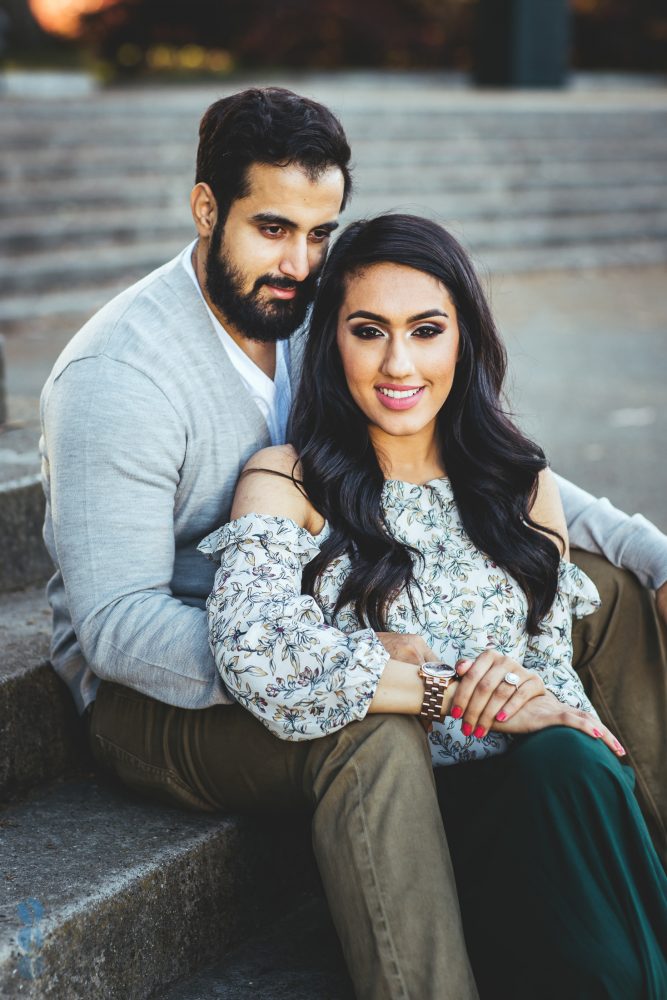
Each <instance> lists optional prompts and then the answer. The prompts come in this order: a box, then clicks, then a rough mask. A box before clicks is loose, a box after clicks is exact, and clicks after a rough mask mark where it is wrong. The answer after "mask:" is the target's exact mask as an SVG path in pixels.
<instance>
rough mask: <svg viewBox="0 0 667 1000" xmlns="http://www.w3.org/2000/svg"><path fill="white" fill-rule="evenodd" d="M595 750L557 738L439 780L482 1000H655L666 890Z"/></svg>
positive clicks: (527, 741) (605, 761)
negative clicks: (499, 999)
mask: <svg viewBox="0 0 667 1000" xmlns="http://www.w3.org/2000/svg"><path fill="white" fill-rule="evenodd" d="M633 782H634V775H633V773H632V771H631V770H630V769H629V768H627V767H623V766H622V765H621V764H619V762H618V760H616V758H615V757H614V756H613V754H612V753H611V752H610V751H609V750H608V749H607V748H606V747H604V746H603V745H602V744H600V743H598V742H597V741H595V740H593V739H591V738H590V737H589V736H586V735H584V734H582V733H579V732H576V731H574V730H571V729H566V728H563V727H554V728H551V729H546V730H543V731H541V732H539V733H535V734H533V735H531V736H528V737H523V738H522V739H517V741H516V742H515V744H514V746H513V747H512V749H511V750H510V751H509V752H508V753H507V754H506V755H504V756H502V757H497V758H494V759H492V760H490V761H486V762H482V763H473V764H463V765H458V766H454V767H448V768H441V769H439V771H438V772H437V775H436V783H437V785H438V790H439V796H440V801H441V808H442V811H443V817H444V820H445V827H446V830H447V837H448V841H449V844H450V851H451V854H452V859H453V861H454V868H455V872H456V877H457V883H458V889H459V898H460V901H461V910H462V913H463V921H464V929H465V933H466V940H467V943H468V951H469V954H470V956H471V960H472V963H473V969H474V971H475V975H476V977H477V981H478V986H479V990H480V996H481V997H482V1000H486V998H493V1000H496V998H497V997H499V996H507V997H512V1000H534V998H535V997H538V996H539V997H540V998H554V1000H555V998H557V997H558V998H562V997H563V996H567V997H568V1000H664V997H666V996H667V955H666V953H665V949H667V879H666V878H665V875H664V872H663V870H662V867H661V864H660V861H659V859H658V857H657V855H656V853H655V850H654V848H653V846H652V844H651V840H650V837H649V835H648V831H647V829H646V825H645V823H644V821H643V819H642V816H641V813H640V811H639V808H638V806H637V802H636V799H635V797H634V795H633V792H632V785H633Z"/></svg>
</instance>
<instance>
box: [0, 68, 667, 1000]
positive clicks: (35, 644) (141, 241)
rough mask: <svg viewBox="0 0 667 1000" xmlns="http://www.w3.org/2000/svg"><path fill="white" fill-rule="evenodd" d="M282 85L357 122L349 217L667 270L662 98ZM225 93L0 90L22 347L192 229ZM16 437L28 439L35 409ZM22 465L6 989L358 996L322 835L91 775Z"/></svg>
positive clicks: (4, 875)
mask: <svg viewBox="0 0 667 1000" xmlns="http://www.w3.org/2000/svg"><path fill="white" fill-rule="evenodd" d="M282 82H283V83H285V81H282ZM286 85H288V86H289V85H291V86H293V88H294V89H297V90H301V91H302V92H308V93H311V94H313V96H316V97H318V98H319V99H321V100H324V101H325V102H326V103H328V104H330V105H331V106H332V107H334V108H336V109H337V110H338V111H339V112H340V114H341V117H342V120H343V122H344V124H345V126H346V129H347V131H348V134H349V136H350V139H351V143H352V147H353V152H354V155H355V161H356V174H355V178H356V193H355V197H354V199H353V202H352V204H351V207H350V209H349V210H348V212H347V218H348V219H351V218H353V217H355V216H358V215H365V214H371V213H375V212H378V211H381V210H386V209H389V208H394V209H397V208H400V209H403V210H410V211H416V212H421V213H425V214H429V215H434V216H436V217H437V218H439V219H441V220H442V221H445V222H446V223H447V224H448V225H449V226H450V227H451V228H453V229H454V230H455V232H456V233H457V234H459V235H460V236H461V237H462V238H463V239H464V241H465V242H466V243H467V244H468V245H469V246H471V247H472V249H473V251H474V253H475V255H476V257H477V259H478V260H479V261H480V262H481V263H482V264H483V265H484V266H485V267H488V268H489V269H491V270H492V271H493V270H514V269H535V268H554V267H561V266H566V267H579V266H592V267H599V266H603V265H605V264H610V263H614V264H622V265H628V264H635V263H644V262H648V263H659V262H664V261H666V260H667V208H666V207H665V206H666V205H667V199H666V198H665V195H666V194H667V171H666V170H665V164H666V162H667V129H666V128H665V125H666V124H667V96H666V95H665V94H664V92H663V91H661V90H651V91H647V92H643V91H642V92H623V93H621V94H615V93H611V92H607V91H605V92H594V91H593V92H579V91H577V90H575V91H573V92H568V93H563V94H553V95H552V94H543V95H530V94H527V95H526V94H509V95H499V94H493V93H474V92H469V91H467V90H465V89H460V88H459V89H456V88H454V89H450V90H447V89H444V88H443V81H442V79H440V78H437V77H423V78H418V77H405V78H403V79H402V80H397V79H396V78H387V79H386V80H385V79H381V78H377V77H374V76H368V77H364V76H363V75H350V76H347V77H346V76H342V77H340V78H336V79H333V78H327V77H321V78H309V79H308V80H307V81H303V80H302V81H291V82H290V81H287V82H286ZM231 89H232V87H231V86H230V85H228V84H225V85H224V86H223V87H221V88H218V89H211V88H201V87H193V88H187V89H184V88H174V89H173V90H142V91H132V90H127V91H121V90H118V91H109V92H104V93H101V94H98V95H94V96H90V97H81V98H77V99H71V100H66V101H59V102H53V103H51V102H49V101H44V100H36V99H30V100H19V99H13V98H4V99H0V109H1V111H2V114H0V145H1V146H2V150H3V157H2V161H1V162H0V213H1V215H2V219H3V222H2V226H1V228H0V324H1V325H2V329H3V330H4V332H5V334H6V335H7V337H8V338H12V339H13V341H14V342H15V343H19V342H24V341H25V343H26V344H29V343H32V342H34V343H35V344H37V345H42V346H41V347H40V348H39V349H40V351H41V352H42V353H41V354H39V357H40V358H41V357H42V355H44V357H45V358H46V361H45V362H44V363H45V364H47V362H48V354H49V349H50V348H49V345H50V344H54V345H55V344H56V343H58V344H59V343H62V342H63V340H64V338H65V337H66V336H67V335H69V333H71V332H73V331H74V330H76V329H77V327H78V326H79V325H81V323H82V322H83V321H84V320H85V319H86V318H87V317H88V316H89V315H90V314H91V313H92V312H93V311H94V310H95V309H96V308H97V307H99V306H100V305H101V304H102V303H103V302H104V301H106V300H107V299H108V298H109V297H110V296H111V295H112V294H114V293H115V292H116V291H118V290H119V289H120V288H122V287H124V286H125V285H127V284H128V283H129V282H131V281H133V280H135V279H136V278H138V277H140V276H141V275H143V274H145V273H146V272H147V271H148V270H150V269H151V268H153V267H155V266H157V265H159V264H160V263H162V262H163V261H164V260H166V259H168V258H169V257H170V256H171V255H173V254H174V253H176V252H177V251H178V249H179V248H180V247H182V246H183V245H184V244H185V243H186V242H187V241H188V240H189V239H190V238H191V234H192V227H191V223H190V220H189V213H188V208H187V196H188V192H189V188H190V185H191V182H192V169H193V168H192V161H193V152H194V148H195V143H196V128H197V121H198V118H199V116H200V114H201V112H202V111H203V109H204V108H205V107H206V106H207V104H209V103H210V102H211V101H212V100H214V99H216V98H217V97H218V96H221V94H222V93H223V92H226V91H229V90H231ZM31 338H32V340H31ZM28 353H29V352H28ZM37 353H38V352H37V351H36V356H37ZM56 353H57V352H56ZM40 363H41V362H40ZM35 364H37V362H35ZM47 370H48V364H47ZM31 400H32V397H31ZM18 402H19V401H18V397H17V399H16V400H14V399H13V398H12V396H11V395H10V417H11V415H12V410H13V408H14V406H15V403H16V405H18ZM33 402H34V400H33V401H32V402H30V403H29V406H32V405H33ZM25 405H26V406H28V404H25ZM29 406H28V410H29ZM28 410H26V412H28ZM30 414H33V411H32V410H30ZM33 416H34V414H33ZM11 435H14V437H13V438H11V439H12V441H14V442H16V441H18V440H19V438H20V441H21V445H20V447H21V448H22V449H23V450H24V451H25V452H26V453H32V452H34V450H35V445H36V431H35V430H34V421H33V423H32V424H31V423H30V420H28V426H27V429H24V430H21V429H20V428H18V429H16V430H12V431H11V432H8V433H7V434H6V435H5V436H4V442H5V443H6V442H7V440H8V439H9V438H10V437H11ZM21 435H23V436H22V437H21ZM2 445H3V437H0V452H1V451H2ZM20 457H21V456H20V455H19V453H18V452H17V456H16V461H15V462H14V464H12V461H13V460H7V461H6V462H5V465H4V470H5V473H6V474H5V475H4V476H0V479H2V478H4V480H5V482H4V483H3V484H2V485H0V551H1V552H2V553H3V555H2V559H1V560H0V799H1V800H2V801H3V802H4V803H5V804H4V806H3V808H2V811H0V995H1V996H2V997H8V998H9V997H26V998H41V997H49V998H55V1000H98V998H99V1000H144V998H151V997H152V998H156V1000H158V998H159V1000H162V998H165V1000H204V998H207V1000H208V998H235V1000H243V998H246V997H248V998H249V997H251V996H252V997H261V998H263V1000H264V998H266V1000H278V998H290V1000H325V998H330V1000H344V998H349V997H350V996H351V993H350V986H349V982H348V981H347V978H346V976H345V973H344V970H343V968H342V964H341V959H340V954H339V952H338V948H337V944H336V941H335V936H334V934H333V931H332V928H331V925H330V922H329V919H328V915H327V912H326V907H325V905H324V904H323V901H322V897H321V894H320V892H319V889H318V883H317V877H316V875H315V873H314V869H313V862H312V857H311V853H310V848H309V844H308V831H307V829H306V828H305V826H304V825H303V824H298V823H296V824H289V823H281V824H275V823H271V824H267V823H265V822H262V821H257V820H251V819H240V818H237V817H226V818H220V817H216V816H208V815H201V814H194V813H192V814H191V813H186V812H183V811H179V810H175V809H171V808H167V807H161V806H156V805H151V804H147V803H146V802H143V801H141V800H140V799H139V798H138V797H133V796H132V795H130V794H129V793H127V792H126V791H124V790H119V789H117V788H115V787H113V786H112V785H110V784H107V783H106V782H105V781H104V780H103V779H102V778H101V777H100V776H99V775H97V774H95V772H94V770H93V768H92V762H91V760H90V758H89V756H88V752H87V750H86V746H85V740H84V737H83V732H82V729H81V724H80V722H79V720H78V719H77V717H76V715H75V713H74V710H73V707H72V705H71V702H70V699H69V695H68V693H67V692H66V690H65V689H64V687H63V685H62V684H61V682H60V681H59V680H58V679H57V678H56V676H55V675H54V673H53V672H52V671H51V669H50V667H49V666H48V664H47V662H46V661H47V655H48V633H49V624H50V620H49V615H48V610H47V607H46V602H45V599H44V597H43V589H42V588H43V581H44V579H45V578H46V576H47V575H48V560H47V558H46V555H45V552H44V550H43V547H42V545H41V542H40V538H39V527H40V523H41V518H42V499H41V492H40V487H39V483H38V481H37V478H36V476H35V472H36V469H37V465H36V460H35V464H34V465H33V464H30V463H31V461H32V460H31V459H28V462H27V463H26V464H25V465H24V464H22V461H19V458H20ZM3 461H4V460H3ZM26 473H27V474H26ZM19 476H21V478H17V477H19Z"/></svg>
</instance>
